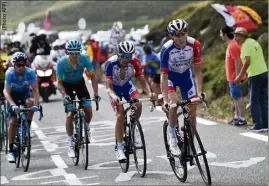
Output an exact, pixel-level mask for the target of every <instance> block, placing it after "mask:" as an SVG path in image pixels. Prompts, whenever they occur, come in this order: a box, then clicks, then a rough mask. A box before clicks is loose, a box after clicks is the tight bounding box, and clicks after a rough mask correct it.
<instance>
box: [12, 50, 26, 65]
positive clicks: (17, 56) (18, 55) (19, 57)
mask: <svg viewBox="0 0 269 186" xmlns="http://www.w3.org/2000/svg"><path fill="white" fill-rule="evenodd" d="M26 60H27V56H26V55H25V53H23V52H15V53H14V54H13V56H12V62H13V63H17V62H25V63H26Z"/></svg>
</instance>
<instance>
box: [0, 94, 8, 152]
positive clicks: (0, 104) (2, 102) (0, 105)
mask: <svg viewBox="0 0 269 186" xmlns="http://www.w3.org/2000/svg"><path fill="white" fill-rule="evenodd" d="M0 118H1V121H0V127H1V128H0V151H2V150H3V149H4V150H5V153H6V154H7V152H8V136H7V135H8V127H7V102H6V99H5V97H1V98H0Z"/></svg>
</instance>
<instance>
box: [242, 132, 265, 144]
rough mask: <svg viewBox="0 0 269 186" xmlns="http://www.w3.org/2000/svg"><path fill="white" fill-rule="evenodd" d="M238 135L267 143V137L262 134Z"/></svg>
mask: <svg viewBox="0 0 269 186" xmlns="http://www.w3.org/2000/svg"><path fill="white" fill-rule="evenodd" d="M240 135H242V136H246V137H250V138H254V139H257V140H261V141H265V142H268V136H265V135H262V134H256V133H253V132H245V133H240Z"/></svg>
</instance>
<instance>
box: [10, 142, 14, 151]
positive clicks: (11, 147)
mask: <svg viewBox="0 0 269 186" xmlns="http://www.w3.org/2000/svg"><path fill="white" fill-rule="evenodd" d="M9 152H14V149H13V143H10V144H9Z"/></svg>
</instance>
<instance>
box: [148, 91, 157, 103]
mask: <svg viewBox="0 0 269 186" xmlns="http://www.w3.org/2000/svg"><path fill="white" fill-rule="evenodd" d="M148 96H149V97H150V100H151V101H155V100H156V95H155V93H153V92H150V93H149V95H148Z"/></svg>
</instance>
